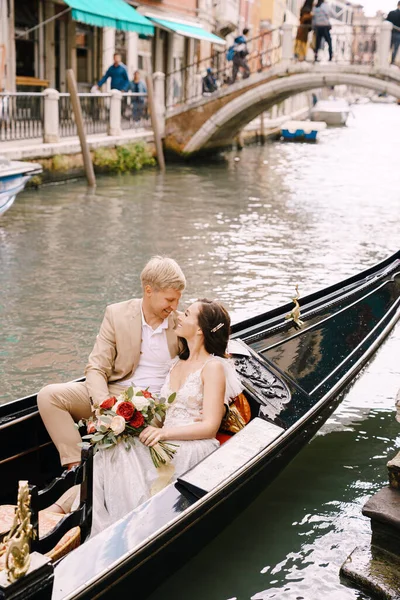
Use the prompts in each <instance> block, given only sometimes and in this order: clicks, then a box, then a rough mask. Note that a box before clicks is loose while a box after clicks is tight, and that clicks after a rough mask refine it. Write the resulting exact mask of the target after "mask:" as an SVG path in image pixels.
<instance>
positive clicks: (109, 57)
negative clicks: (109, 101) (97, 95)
mask: <svg viewBox="0 0 400 600" xmlns="http://www.w3.org/2000/svg"><path fill="white" fill-rule="evenodd" d="M114 51H115V29H113V28H112V27H104V28H103V57H102V69H101V74H102V75H104V73H105V72H106V71H107V69H108V67H111V65H112V64H113V62H114V56H113V55H114ZM110 85H111V82H110V79H109V80H108V81H107V82H106V83H105V86H103V91H109V90H110Z"/></svg>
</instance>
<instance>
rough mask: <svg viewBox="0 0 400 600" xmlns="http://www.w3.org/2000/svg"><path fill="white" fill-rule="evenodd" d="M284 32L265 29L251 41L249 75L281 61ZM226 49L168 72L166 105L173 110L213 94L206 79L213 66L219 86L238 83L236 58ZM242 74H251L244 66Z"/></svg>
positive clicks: (213, 72)
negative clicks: (231, 58)
mask: <svg viewBox="0 0 400 600" xmlns="http://www.w3.org/2000/svg"><path fill="white" fill-rule="evenodd" d="M281 47H282V34H281V30H280V29H272V30H270V31H263V32H262V33H260V34H259V35H257V36H255V37H253V38H251V39H250V40H248V41H247V48H248V51H249V54H248V55H247V56H246V62H247V65H248V75H251V74H253V73H261V72H262V71H265V70H267V69H269V68H271V67H272V66H273V65H275V64H276V63H278V62H279V61H280V60H281V57H282V52H281ZM226 53H227V51H226V50H223V51H215V52H214V53H213V54H212V55H211V56H208V57H207V58H204V59H202V60H200V61H195V62H194V63H192V64H190V65H188V66H186V67H183V68H181V69H178V70H176V71H172V72H171V73H168V74H167V76H166V79H165V84H166V107H167V109H171V108H173V107H175V106H179V105H181V104H185V103H187V102H192V101H194V100H197V99H198V98H201V97H202V95H209V94H210V91H209V89H207V86H206V84H205V82H204V78H205V77H206V75H207V69H209V68H210V69H212V77H213V78H214V80H215V89H219V88H222V87H227V86H229V85H231V84H232V83H234V81H235V73H234V66H233V62H232V61H228V60H227V57H226ZM240 72H241V74H239V77H246V76H248V75H247V74H246V73H245V71H244V70H243V69H242V68H239V73H240Z"/></svg>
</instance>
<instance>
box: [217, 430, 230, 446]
mask: <svg viewBox="0 0 400 600" xmlns="http://www.w3.org/2000/svg"><path fill="white" fill-rule="evenodd" d="M215 437H216V438H217V440H218V441H219V443H220V444H221V446H222V444H225V442H227V441H228V440H230V439H231V437H232V435H230V434H229V433H224V432H223V431H218V433H217V435H216V436H215Z"/></svg>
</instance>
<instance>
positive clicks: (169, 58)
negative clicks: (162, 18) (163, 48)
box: [166, 31, 177, 106]
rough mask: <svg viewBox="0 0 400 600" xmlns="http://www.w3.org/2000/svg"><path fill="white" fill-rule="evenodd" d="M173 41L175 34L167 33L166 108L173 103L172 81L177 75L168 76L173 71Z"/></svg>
mask: <svg viewBox="0 0 400 600" xmlns="http://www.w3.org/2000/svg"><path fill="white" fill-rule="evenodd" d="M174 39H175V34H174V33H172V31H171V32H169V33H168V49H167V79H166V91H167V93H166V99H167V106H172V105H173V103H174V79H175V77H177V75H176V74H175V75H170V73H172V71H173V69H174Z"/></svg>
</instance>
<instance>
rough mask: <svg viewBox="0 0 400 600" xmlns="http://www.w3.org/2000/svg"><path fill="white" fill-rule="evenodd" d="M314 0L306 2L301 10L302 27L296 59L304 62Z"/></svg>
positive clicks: (298, 35) (299, 29)
mask: <svg viewBox="0 0 400 600" xmlns="http://www.w3.org/2000/svg"><path fill="white" fill-rule="evenodd" d="M313 4H314V0H306V1H305V2H304V4H303V6H302V8H301V10H300V25H299V26H298V28H297V34H296V43H295V46H294V57H295V58H297V60H299V61H303V60H305V58H306V54H307V42H308V35H309V33H310V31H311V23H312V16H313V15H312V8H313Z"/></svg>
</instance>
